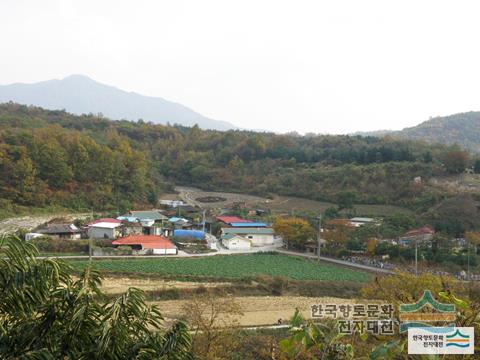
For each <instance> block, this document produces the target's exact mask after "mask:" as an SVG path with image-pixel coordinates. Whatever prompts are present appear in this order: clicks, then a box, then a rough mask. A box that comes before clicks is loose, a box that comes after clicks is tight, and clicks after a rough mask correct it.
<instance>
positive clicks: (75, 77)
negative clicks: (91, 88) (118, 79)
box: [62, 74, 98, 83]
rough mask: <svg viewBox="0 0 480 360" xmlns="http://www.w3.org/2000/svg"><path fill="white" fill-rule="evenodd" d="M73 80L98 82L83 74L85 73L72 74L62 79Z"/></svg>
mask: <svg viewBox="0 0 480 360" xmlns="http://www.w3.org/2000/svg"><path fill="white" fill-rule="evenodd" d="M71 80H75V81H78V80H80V81H91V82H94V83H98V82H97V81H95V80H93V79H92V78H91V77H89V76H87V75H83V74H72V75H68V76H65V77H64V78H63V79H62V81H71Z"/></svg>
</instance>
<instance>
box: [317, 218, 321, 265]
mask: <svg viewBox="0 0 480 360" xmlns="http://www.w3.org/2000/svg"><path fill="white" fill-rule="evenodd" d="M317 219H318V236H317V243H318V244H317V248H318V250H317V254H318V261H320V256H321V255H322V252H321V247H322V243H321V242H322V239H321V237H322V236H321V231H322V214H320V215H318V216H317Z"/></svg>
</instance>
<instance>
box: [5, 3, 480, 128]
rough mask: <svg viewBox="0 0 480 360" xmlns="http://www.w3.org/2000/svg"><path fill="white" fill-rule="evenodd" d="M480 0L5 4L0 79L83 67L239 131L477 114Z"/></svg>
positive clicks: (399, 123)
mask: <svg viewBox="0 0 480 360" xmlns="http://www.w3.org/2000/svg"><path fill="white" fill-rule="evenodd" d="M479 14H480V2H479V1H440V0H432V1H426V0H420V1H419V0H416V1H406V0H401V1H400V0H398V1H389V0H380V1H368V0H362V1H359V0H351V1H341V0H335V1H334V0H330V1H320V0H316V1H315V0H314V1H301V0H292V1H281V0H272V1H267V0H255V1H249V0H238V1H233V0H191V1H181V0H171V1H158V0H155V1H154V0H151V1H140V0H135V1H133V0H132V1H120V0H111V1H110V0H101V1H100V0H95V1H90V0H77V1H70V0H57V1H54V0H42V1H38V0H31V1H25V0H1V1H0V84H8V83H12V82H37V81H41V80H47V79H52V78H63V77H65V76H67V75H70V74H85V75H88V76H90V77H91V78H93V79H95V80H97V81H99V82H103V83H106V84H110V85H114V86H116V87H119V88H121V89H124V90H128V91H135V92H138V93H141V94H145V95H151V96H160V97H163V98H165V99H167V100H172V101H176V102H180V103H182V104H184V105H186V106H188V107H191V108H193V109H194V110H196V111H198V112H200V113H201V114H203V115H205V116H208V117H211V118H214V119H219V120H227V121H230V122H232V123H234V124H235V125H237V126H239V127H244V128H256V129H268V130H274V131H279V132H285V131H294V130H296V131H298V132H301V133H305V132H317V133H349V132H354V131H359V130H364V131H365V130H376V129H400V128H403V127H406V126H413V125H416V124H418V123H420V122H421V121H423V120H426V119H428V118H429V117H430V116H437V115H447V114H452V113H456V112H464V111H470V110H480V96H478V95H479V90H478V88H477V86H478V85H479V84H480V70H479V68H480V46H479V35H480V21H478V17H479Z"/></svg>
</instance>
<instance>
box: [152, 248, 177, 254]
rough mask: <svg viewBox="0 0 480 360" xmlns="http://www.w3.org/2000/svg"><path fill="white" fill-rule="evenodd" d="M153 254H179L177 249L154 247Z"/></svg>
mask: <svg viewBox="0 0 480 360" xmlns="http://www.w3.org/2000/svg"><path fill="white" fill-rule="evenodd" d="M153 255H177V249H153Z"/></svg>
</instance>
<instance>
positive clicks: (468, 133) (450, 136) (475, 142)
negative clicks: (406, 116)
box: [390, 111, 480, 153]
mask: <svg viewBox="0 0 480 360" xmlns="http://www.w3.org/2000/svg"><path fill="white" fill-rule="evenodd" d="M390 135H392V136H395V137H400V138H405V139H411V140H425V141H428V142H430V143H433V142H439V143H443V144H447V145H452V144H458V145H459V146H462V147H464V148H465V149H468V150H471V151H473V152H475V153H480V112H473V111H471V112H466V113H461V114H455V115H450V116H445V117H435V118H432V119H430V120H427V121H425V122H423V123H421V124H420V125H417V126H414V127H411V128H406V129H403V130H401V131H398V132H391V133H390Z"/></svg>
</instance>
